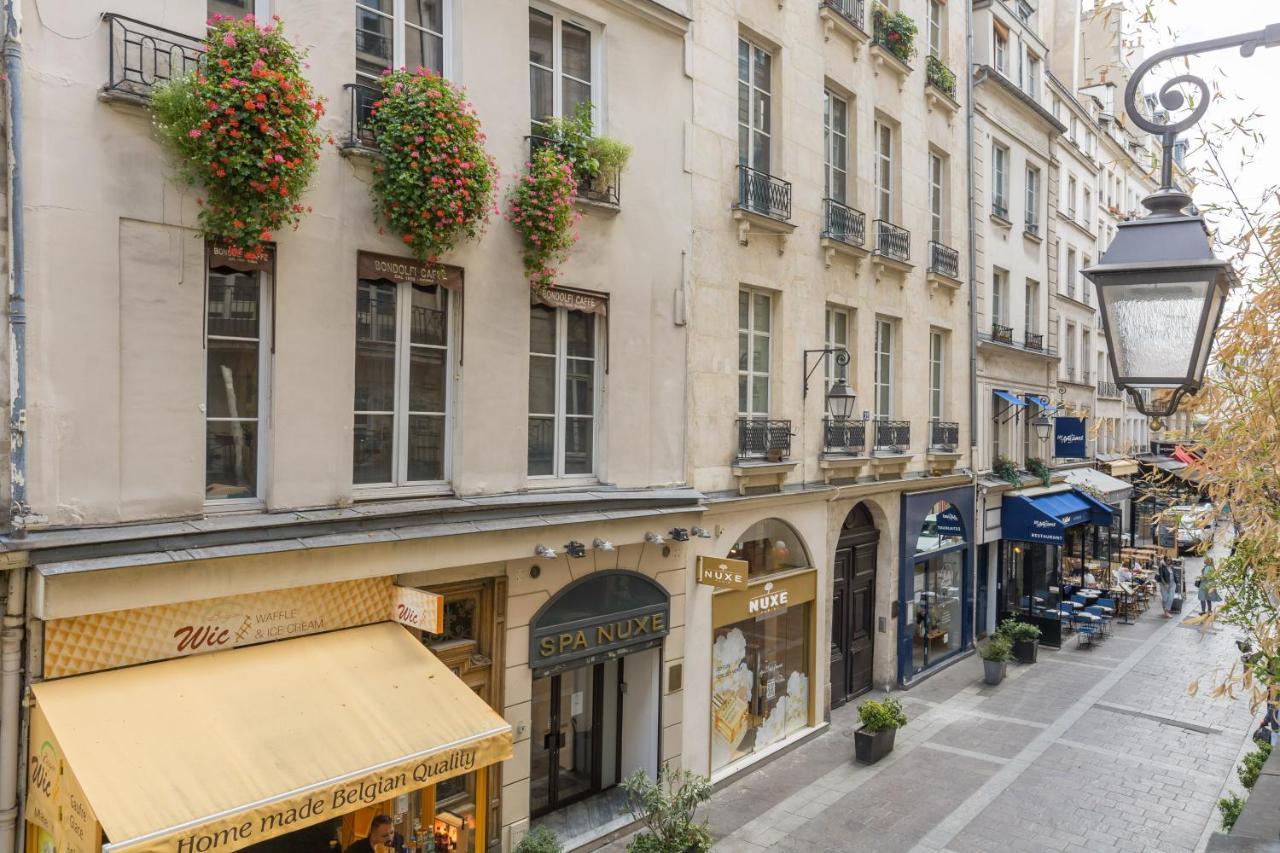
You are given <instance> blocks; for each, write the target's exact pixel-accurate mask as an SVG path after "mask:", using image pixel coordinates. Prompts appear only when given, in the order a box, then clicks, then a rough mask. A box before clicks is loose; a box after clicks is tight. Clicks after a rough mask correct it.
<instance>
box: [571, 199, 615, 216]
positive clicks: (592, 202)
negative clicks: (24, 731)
mask: <svg viewBox="0 0 1280 853" xmlns="http://www.w3.org/2000/svg"><path fill="white" fill-rule="evenodd" d="M573 203H574V205H576V206H577V207H578V209H580V210H584V211H586V212H587V213H602V214H604V215H605V216H617V215H618V214H619V213H620V212H621V211H622V205H621V204H620V203H619V204H614V203H613V202H610V201H600V200H599V199H594V198H588V197H587V196H581V195H580V196H578V197H577V198H576V199H574V200H573Z"/></svg>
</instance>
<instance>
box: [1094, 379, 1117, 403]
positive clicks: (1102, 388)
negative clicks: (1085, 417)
mask: <svg viewBox="0 0 1280 853" xmlns="http://www.w3.org/2000/svg"><path fill="white" fill-rule="evenodd" d="M1098 396H1099V397H1116V398H1117V399H1118V398H1119V397H1120V386H1119V385H1117V384H1116V383H1114V382H1099V383H1098Z"/></svg>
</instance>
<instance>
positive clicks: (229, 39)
mask: <svg viewBox="0 0 1280 853" xmlns="http://www.w3.org/2000/svg"><path fill="white" fill-rule="evenodd" d="M222 43H223V44H224V45H226V46H227V47H235V46H236V37H235V35H234V34H232V33H231V32H230V31H228V32H225V33H223V34H222Z"/></svg>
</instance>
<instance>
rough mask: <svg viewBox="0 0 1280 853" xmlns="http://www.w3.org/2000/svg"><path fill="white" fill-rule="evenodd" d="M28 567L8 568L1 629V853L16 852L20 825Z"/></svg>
mask: <svg viewBox="0 0 1280 853" xmlns="http://www.w3.org/2000/svg"><path fill="white" fill-rule="evenodd" d="M25 603H26V569H22V568H14V569H10V570H9V591H8V597H7V598H6V599H5V609H4V628H3V630H0V853H14V850H15V849H16V846H17V845H16V844H15V839H16V838H17V827H18V768H19V765H20V762H19V761H18V746H19V737H18V735H19V731H18V729H19V726H18V722H19V720H20V719H21V718H22V639H23V633H24V631H23V607H24V605H25Z"/></svg>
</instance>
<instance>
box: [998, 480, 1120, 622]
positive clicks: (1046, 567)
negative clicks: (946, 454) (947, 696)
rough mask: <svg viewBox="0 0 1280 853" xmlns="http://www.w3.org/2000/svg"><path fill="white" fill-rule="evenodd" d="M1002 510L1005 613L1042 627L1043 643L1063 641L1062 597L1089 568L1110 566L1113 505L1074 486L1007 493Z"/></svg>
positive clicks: (1001, 573) (1098, 569)
mask: <svg viewBox="0 0 1280 853" xmlns="http://www.w3.org/2000/svg"><path fill="white" fill-rule="evenodd" d="M1001 515H1002V531H1003V539H1002V541H1001V543H1000V555H999V561H1000V562H999V578H1000V581H999V586H998V596H999V604H1000V618H1002V619H1003V618H1006V617H1010V616H1012V617H1016V618H1017V619H1020V620H1022V621H1024V622H1029V623H1031V624H1033V625H1035V626H1037V627H1038V628H1040V631H1041V637H1040V642H1041V643H1043V644H1045V645H1048V646H1059V645H1061V644H1062V627H1061V618H1062V614H1061V609H1060V607H1061V604H1062V602H1063V601H1070V594H1071V591H1072V589H1074V588H1075V587H1078V586H1080V585H1082V584H1083V581H1084V573H1085V572H1086V571H1091V572H1094V574H1095V576H1096V575H1097V574H1098V573H1099V572H1103V571H1109V563H1110V556H1111V553H1112V550H1111V539H1110V530H1109V529H1110V527H1111V524H1112V518H1113V513H1112V510H1111V508H1110V507H1109V506H1107V505H1106V504H1105V503H1103V502H1101V501H1099V500H1097V499H1096V498H1094V497H1093V496H1092V495H1090V494H1088V493H1087V492H1082V491H1079V490H1077V489H1072V488H1069V487H1068V488H1064V489H1062V490H1058V491H1043V492H1037V493H1036V494H1031V495H1026V494H1024V495H1006V496H1005V498H1004V504H1003V508H1002V511H1001Z"/></svg>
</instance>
